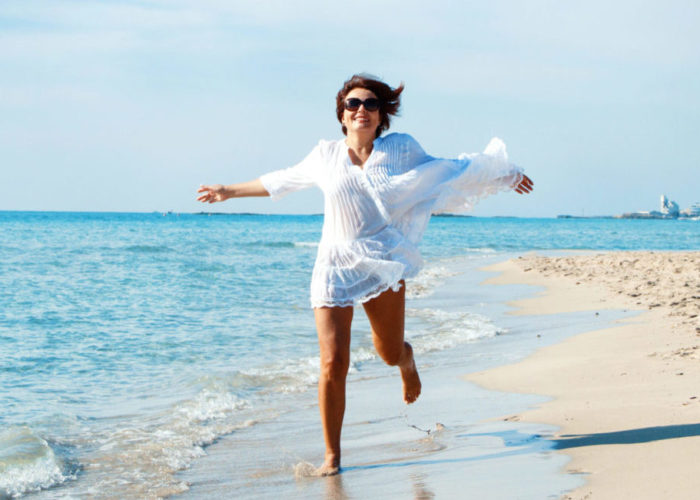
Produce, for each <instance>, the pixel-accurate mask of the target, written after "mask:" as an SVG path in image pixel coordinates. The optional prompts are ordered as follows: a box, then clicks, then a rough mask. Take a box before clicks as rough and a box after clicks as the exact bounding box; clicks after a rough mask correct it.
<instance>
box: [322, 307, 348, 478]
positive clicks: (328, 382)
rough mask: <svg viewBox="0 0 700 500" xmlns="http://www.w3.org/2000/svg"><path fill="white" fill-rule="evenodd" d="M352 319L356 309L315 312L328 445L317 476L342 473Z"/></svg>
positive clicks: (323, 417)
mask: <svg viewBox="0 0 700 500" xmlns="http://www.w3.org/2000/svg"><path fill="white" fill-rule="evenodd" d="M352 315H353V308H352V307H319V308H316V309H314V316H315V318H316V331H317V332H318V345H319V348H320V352H321V373H320V375H319V379H318V406H319V408H320V410H321V423H322V424H323V437H324V439H325V441H326V455H325V459H324V462H323V465H321V467H319V468H318V470H317V471H316V472H317V474H319V475H322V476H330V475H333V474H337V473H338V472H339V471H340V431H341V428H342V427H343V415H344V414H345V379H346V376H347V374H348V368H349V367H350V325H351V323H352Z"/></svg>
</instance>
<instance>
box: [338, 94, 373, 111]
mask: <svg viewBox="0 0 700 500" xmlns="http://www.w3.org/2000/svg"><path fill="white" fill-rule="evenodd" d="M362 105H364V107H365V109H366V110H367V111H377V110H378V109H379V99H375V98H374V97H370V98H369V99H366V100H364V101H363V100H362V99H358V98H357V97H351V98H350V99H346V100H345V109H347V110H348V111H357V110H358V109H360V106H362Z"/></svg>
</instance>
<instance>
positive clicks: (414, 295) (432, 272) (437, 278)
mask: <svg viewBox="0 0 700 500" xmlns="http://www.w3.org/2000/svg"><path fill="white" fill-rule="evenodd" d="M456 274H458V272H456V271H455V270H454V269H452V268H451V266H449V265H443V264H433V265H428V266H426V267H424V268H423V269H421V271H420V272H419V273H418V274H417V275H416V276H415V277H414V278H411V279H409V280H407V283H406V298H407V299H419V298H423V297H428V296H429V295H431V294H432V293H433V292H434V291H435V289H437V287H438V286H439V285H440V284H442V283H443V282H444V281H445V279H446V278H449V277H450V276H455V275H456Z"/></svg>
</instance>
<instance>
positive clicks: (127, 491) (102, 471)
mask: <svg viewBox="0 0 700 500" xmlns="http://www.w3.org/2000/svg"><path fill="white" fill-rule="evenodd" d="M249 407H250V403H249V402H248V401H246V400H244V399H241V398H238V397H237V396H235V395H234V394H232V393H229V392H216V391H213V390H210V389H203V390H202V391H200V392H199V393H198V394H197V395H196V396H195V397H194V398H192V399H189V400H185V401H182V402H180V403H178V404H176V405H175V406H174V407H172V408H170V409H168V410H167V411H164V412H162V413H160V414H158V415H155V416H152V417H150V418H149V419H147V420H141V421H137V422H130V423H129V424H127V423H126V422H124V423H123V424H121V425H120V426H119V427H118V428H116V429H113V430H112V431H111V432H109V433H108V434H106V435H104V436H102V437H97V438H96V439H95V441H96V442H97V443H98V444H99V447H98V448H97V450H96V452H95V453H94V454H92V455H91V456H89V457H86V458H84V461H83V467H84V469H85V474H84V477H83V479H82V481H81V484H82V488H83V490H82V491H85V490H86V489H89V490H91V491H102V492H104V491H110V492H111V493H110V495H111V496H113V497H115V498H120V497H129V498H161V497H164V496H168V495H172V494H176V493H181V492H183V491H186V490H187V489H188V488H189V486H188V485H187V484H186V483H185V482H183V481H181V480H179V479H178V478H177V477H176V476H175V473H176V472H177V471H178V470H182V469H185V468H187V467H188V466H189V465H190V463H191V462H192V460H194V459H196V458H198V457H201V456H203V455H205V454H206V453H205V451H204V447H206V446H207V445H209V444H211V443H213V442H214V441H215V440H216V439H218V438H219V437H221V436H223V435H226V434H230V433H231V432H234V431H235V430H237V429H241V428H244V427H248V426H251V425H254V423H255V421H254V420H251V419H242V418H238V417H239V413H240V411H241V410H244V409H248V408H249Z"/></svg>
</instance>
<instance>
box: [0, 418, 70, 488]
mask: <svg viewBox="0 0 700 500" xmlns="http://www.w3.org/2000/svg"><path fill="white" fill-rule="evenodd" d="M70 479H75V476H74V474H71V473H69V472H68V471H67V470H66V466H65V464H64V462H63V461H62V460H61V459H60V458H59V457H57V456H56V454H55V453H54V450H53V449H52V448H51V446H49V443H48V442H47V441H46V440H44V439H43V438H41V437H40V436H38V435H37V434H35V433H34V432H33V431H32V430H31V429H30V428H29V427H26V426H21V427H11V428H9V429H7V430H4V431H2V432H0V498H6V497H9V498H13V497H18V496H20V495H23V494H25V493H30V492H35V491H39V490H42V489H46V488H50V487H51V486H55V485H57V484H61V483H63V482H65V481H67V480H70Z"/></svg>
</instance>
